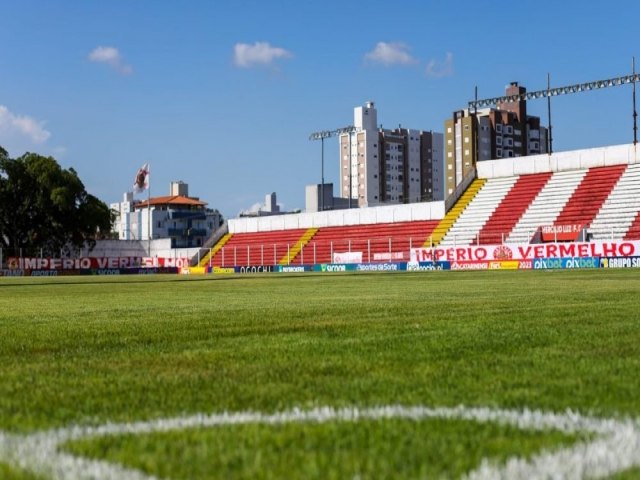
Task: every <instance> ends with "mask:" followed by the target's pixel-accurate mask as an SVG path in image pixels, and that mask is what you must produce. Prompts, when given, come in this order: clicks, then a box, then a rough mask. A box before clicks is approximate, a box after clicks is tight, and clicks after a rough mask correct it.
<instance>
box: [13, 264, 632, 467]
mask: <svg viewBox="0 0 640 480" xmlns="http://www.w3.org/2000/svg"><path fill="white" fill-rule="evenodd" d="M639 310H640V272H638V271H634V270H619V271H616V270H583V271H498V272H429V273H386V274H380V273H377V274H304V275H278V274H260V275H256V276H246V277H240V276H202V277H200V276H193V277H186V276H148V277H147V276H135V277H124V276H123V277H91V278H82V277H77V278H76V277H67V278H65V277H59V278H38V279H28V278H0V432H4V435H5V436H11V435H25V436H26V435H30V434H33V433H34V432H38V431H49V430H51V429H56V428H67V427H69V426H71V425H88V426H99V425H103V424H105V423H108V422H114V423H128V422H141V421H153V420H157V419H169V418H173V417H178V416H188V415H193V414H198V413H203V414H214V413H222V412H247V411H251V412H258V413H260V414H264V415H269V414H273V413H275V412H283V411H289V410H292V409H296V408H297V409H302V410H309V409H314V408H317V407H324V406H328V407H333V408H336V409H340V408H350V407H357V408H362V409H365V408H369V407H376V406H385V405H403V406H408V407H410V406H416V405H420V406H427V407H455V406H459V405H464V406H465V407H488V408H492V409H507V410H522V409H537V410H541V411H545V412H547V411H548V412H566V411H567V409H571V410H572V411H574V412H579V413H580V414H583V415H589V416H592V417H598V418H599V417H603V418H618V419H620V418H631V419H638V418H639V417H640V373H639V372H640V312H639ZM588 441H589V435H587V434H583V433H573V434H567V433H562V432H559V431H555V430H538V431H536V430H528V429H520V428H515V427H513V426H509V425H503V424H499V423H492V422H488V423H477V422H471V421H466V420H460V419H458V420H444V419H421V420H412V421H409V420H405V419H398V418H387V419H369V420H362V421H357V422H338V421H328V422H325V423H314V422H306V423H305V422H291V423H286V424H279V425H265V424H260V423H255V424H254V423H249V424H243V425H224V426H218V427H214V428H211V427H209V428H204V427H200V428H188V429H182V430H172V431H166V432H164V431H151V432H148V433H144V434H119V435H109V436H103V437H99V438H86V439H79V440H75V441H69V442H66V443H65V444H64V445H63V447H61V448H63V449H64V451H65V452H67V453H69V454H71V455H74V456H77V457H79V458H91V459H100V460H103V461H104V462H106V463H108V464H118V465H122V466H124V467H125V468H126V469H129V470H128V471H132V470H136V471H140V472H143V473H144V474H145V475H155V476H157V477H162V478H172V479H206V478H362V479H365V478H460V477H461V476H464V475H466V474H468V473H469V472H471V471H473V470H474V469H477V468H478V467H479V466H480V465H481V463H482V462H490V463H492V464H497V465H500V464H503V463H504V462H506V461H507V459H509V458H511V457H514V456H515V457H518V458H524V459H527V458H531V457H533V456H535V455H537V454H539V453H540V452H544V451H554V449H560V448H565V447H568V446H571V445H573V444H575V443H576V442H588ZM3 448H4V449H5V450H7V448H8V447H3V444H2V441H1V437H0V477H2V478H7V479H34V478H35V479H46V478H50V476H49V474H48V473H47V472H46V471H30V469H29V468H23V466H20V465H18V464H17V463H16V462H15V461H13V460H11V458H10V457H9V456H8V454H7V455H5V457H4V459H3V457H2V454H3ZM5 453H6V452H5ZM14 460H15V459H14ZM36 470H37V469H36ZM622 470H623V471H621V472H620V473H618V474H616V476H615V477H613V478H616V479H630V478H639V477H640V470H639V469H638V468H637V467H635V468H631V469H627V468H625V469H622Z"/></svg>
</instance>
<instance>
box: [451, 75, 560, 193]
mask: <svg viewBox="0 0 640 480" xmlns="http://www.w3.org/2000/svg"><path fill="white" fill-rule="evenodd" d="M523 93H526V89H525V88H524V87H522V86H520V85H518V83H517V82H512V83H511V84H510V85H509V86H508V87H507V88H506V95H518V94H523ZM444 128H445V157H444V164H445V169H446V170H445V190H446V195H445V196H448V195H450V194H451V193H453V191H454V190H455V188H456V186H457V185H458V184H460V183H461V182H462V179H463V178H464V177H465V176H466V175H467V174H468V173H469V172H470V171H471V170H472V169H473V168H474V166H475V164H476V161H478V162H481V161H483V160H492V159H497V158H511V157H524V156H526V155H537V154H540V153H546V152H547V128H546V127H543V126H542V125H541V124H540V118H539V117H534V116H530V115H527V102H526V100H518V101H515V102H506V103H501V104H498V105H496V108H485V109H482V110H477V111H470V110H469V109H465V110H458V111H456V112H453V118H451V119H448V120H446V121H445V124H444Z"/></svg>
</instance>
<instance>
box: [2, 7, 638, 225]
mask: <svg viewBox="0 0 640 480" xmlns="http://www.w3.org/2000/svg"><path fill="white" fill-rule="evenodd" d="M609 5H611V6H609ZM0 18H1V19H2V21H1V22H0V145H1V146H3V147H4V148H5V149H7V150H8V151H9V153H10V155H11V156H13V157H17V156H19V155H21V154H23V153H24V152H25V151H32V152H38V153H41V154H45V155H52V156H54V157H55V158H56V159H57V160H58V161H59V162H60V164H61V165H63V166H64V167H73V168H74V169H76V170H77V171H78V173H79V175H80V178H81V179H82V180H83V182H84V184H85V186H86V188H87V190H88V191H90V192H91V193H93V194H94V195H96V196H98V197H99V198H100V199H102V200H103V201H105V202H107V203H111V202H116V201H120V199H121V198H122V194H123V193H124V192H125V191H128V190H131V187H132V183H133V177H134V175H135V173H136V171H137V169H138V168H139V167H140V166H141V165H142V164H143V163H145V162H149V163H150V164H151V189H152V191H151V193H152V195H166V194H168V191H169V183H170V182H171V181H173V180H182V181H184V182H187V183H188V184H189V191H190V194H191V195H193V196H198V197H200V198H201V199H202V200H204V201H206V202H208V203H209V206H210V207H213V208H218V209H219V210H220V211H221V212H222V213H223V214H224V215H225V216H226V217H235V216H236V215H237V214H238V212H239V211H240V210H242V209H248V208H250V207H251V206H252V205H254V204H256V203H261V202H263V201H264V196H265V194H267V193H270V192H276V193H277V195H278V203H280V204H282V206H283V208H284V209H286V210H290V209H294V208H304V187H305V185H307V184H311V183H319V182H320V176H321V168H320V164H321V157H320V155H321V151H320V143H319V142H311V141H309V140H308V137H309V134H310V133H311V132H313V131H317V130H325V129H332V128H336V127H340V126H344V125H349V124H351V123H352V122H353V108H354V107H356V106H358V105H362V104H363V103H364V102H366V101H368V100H373V101H375V102H376V106H377V108H378V121H379V123H382V124H383V126H384V127H390V128H391V127H395V126H397V125H398V124H402V126H404V127H409V128H416V129H422V130H434V131H440V132H442V131H443V123H444V120H445V119H446V118H448V117H449V116H450V115H451V113H452V112H453V111H454V110H457V109H460V108H464V107H465V106H466V104H467V102H468V101H469V100H472V99H473V96H474V89H475V87H476V86H477V88H478V92H479V97H480V98H484V97H494V96H499V95H502V94H503V93H504V88H505V86H506V85H507V84H508V83H509V82H511V81H518V82H520V84H522V85H524V86H526V87H527V89H528V90H530V91H533V90H540V89H544V88H546V82H547V73H549V74H550V75H551V83H552V85H553V86H561V85H569V84H573V83H581V82H585V81H589V80H597V79H604V78H609V77H615V76H618V75H626V74H629V73H630V71H631V59H632V57H633V56H636V57H638V70H639V71H640V42H639V41H638V21H639V19H640V2H637V0H621V1H617V2H613V3H609V4H605V3H600V4H598V3H593V2H583V1H571V0H569V1H563V2H559V1H557V0H556V1H547V0H538V1H535V2H534V1H527V0H521V1H519V2H515V1H509V2H506V1H502V0H491V1H485V2H476V1H465V0H458V1H457V2H447V1H434V0H432V1H429V0H424V1H418V0H406V1H403V2H389V1H384V2H383V1H375V0H370V1H367V2H363V1H358V0H353V1H348V2H345V1H333V0H325V1H323V2H307V1H300V0H298V1H293V0H292V1H284V0H281V1H277V0H274V1H271V2H268V1H264V0H262V1H258V0H256V1H249V0H247V1H242V0H238V1H228V2H222V1H213V0H209V1H204V0H202V1H196V0H192V1H187V0H185V1H182V2H177V1H169V0H155V1H143V0H101V1H98V0H96V1H92V0H84V1H80V0H74V1H71V0H58V1H47V0H40V1H34V0H0ZM639 93H640V92H639ZM639 98H640V97H639ZM528 110H529V113H530V114H533V115H539V116H541V117H543V119H544V123H545V124H546V116H547V110H546V101H543V100H538V101H531V102H529V106H528ZM631 114H632V103H631V87H630V86H624V87H615V88H611V89H605V90H602V91H598V92H588V93H582V94H576V95H567V96H564V97H557V98H554V99H553V103H552V122H553V138H554V150H555V151H561V150H572V149H577V148H588V147H597V146H604V145H614V144H621V143H630V142H631V141H632V139H633V132H632V116H631ZM337 174H338V146H337V140H335V139H333V140H328V141H326V143H325V180H326V181H327V182H334V183H336V182H337ZM335 190H336V191H337V188H336V189H335ZM143 196H144V195H143Z"/></svg>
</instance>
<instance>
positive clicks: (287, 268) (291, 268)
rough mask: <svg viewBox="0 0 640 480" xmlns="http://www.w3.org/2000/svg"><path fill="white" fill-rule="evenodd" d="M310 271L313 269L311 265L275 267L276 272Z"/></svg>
mask: <svg viewBox="0 0 640 480" xmlns="http://www.w3.org/2000/svg"><path fill="white" fill-rule="evenodd" d="M311 271H313V268H312V267H311V265H277V269H276V272H280V273H303V272H311Z"/></svg>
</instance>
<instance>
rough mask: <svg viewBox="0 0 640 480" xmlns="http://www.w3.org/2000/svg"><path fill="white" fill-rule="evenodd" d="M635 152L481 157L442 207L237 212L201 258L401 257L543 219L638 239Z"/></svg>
mask: <svg viewBox="0 0 640 480" xmlns="http://www.w3.org/2000/svg"><path fill="white" fill-rule="evenodd" d="M636 156H637V154H636V152H635V148H634V147H633V146H632V145H620V146H613V147H603V148H599V149H588V150H582V151H575V152H562V153H560V154H554V155H540V156H537V157H535V158H528V159H508V160H507V159H503V160H491V161H486V162H481V163H479V164H478V170H477V172H478V176H479V177H480V178H476V179H475V180H473V181H472V182H471V184H470V186H469V187H468V188H467V189H466V191H464V193H462V194H461V196H460V198H459V199H458V201H457V202H456V203H455V204H453V205H452V206H451V208H450V209H449V211H447V212H445V211H444V208H448V207H445V206H444V205H445V203H444V202H440V203H437V202H431V204H429V203H425V204H412V205H402V206H390V207H373V208H370V209H366V208H365V209H352V210H347V211H342V212H339V211H335V212H320V213H318V214H315V216H314V215H304V214H302V215H300V216H298V217H295V216H291V217H285V218H274V219H273V220H271V219H264V220H261V219H258V220H249V221H238V223H237V224H234V225H232V228H231V229H230V232H231V233H229V234H227V235H224V236H222V237H221V239H220V240H219V241H218V242H217V243H216V245H215V246H214V247H213V248H212V249H211V259H209V258H208V256H205V257H204V258H203V259H202V261H201V263H200V265H201V266H204V265H206V264H210V265H213V266H243V265H276V264H315V263H331V262H333V261H335V257H334V255H335V254H344V253H349V252H352V253H356V254H361V255H362V259H361V261H362V262H386V261H406V260H408V257H409V250H410V249H411V248H412V247H414V246H416V247H417V246H421V247H422V246H438V245H452V246H453V245H459V246H464V245H472V244H484V245H489V244H500V243H529V242H531V241H540V240H541V234H540V231H541V228H542V227H557V226H566V225H571V226H573V227H580V235H582V237H581V238H584V239H587V240H589V239H593V240H610V239H627V240H634V239H640V195H638V194H637V192H638V190H639V189H640V163H635V162H636V160H635V159H636ZM379 208H382V209H383V210H377V209H379ZM384 209H387V210H384ZM411 219H415V220H411ZM231 223H233V221H232V222H231ZM296 226H297V227H298V228H296ZM302 226H305V227H306V228H300V227H302ZM250 230H257V231H253V232H252V231H250ZM234 232H235V233H234ZM577 239H578V238H576V240H577Z"/></svg>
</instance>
